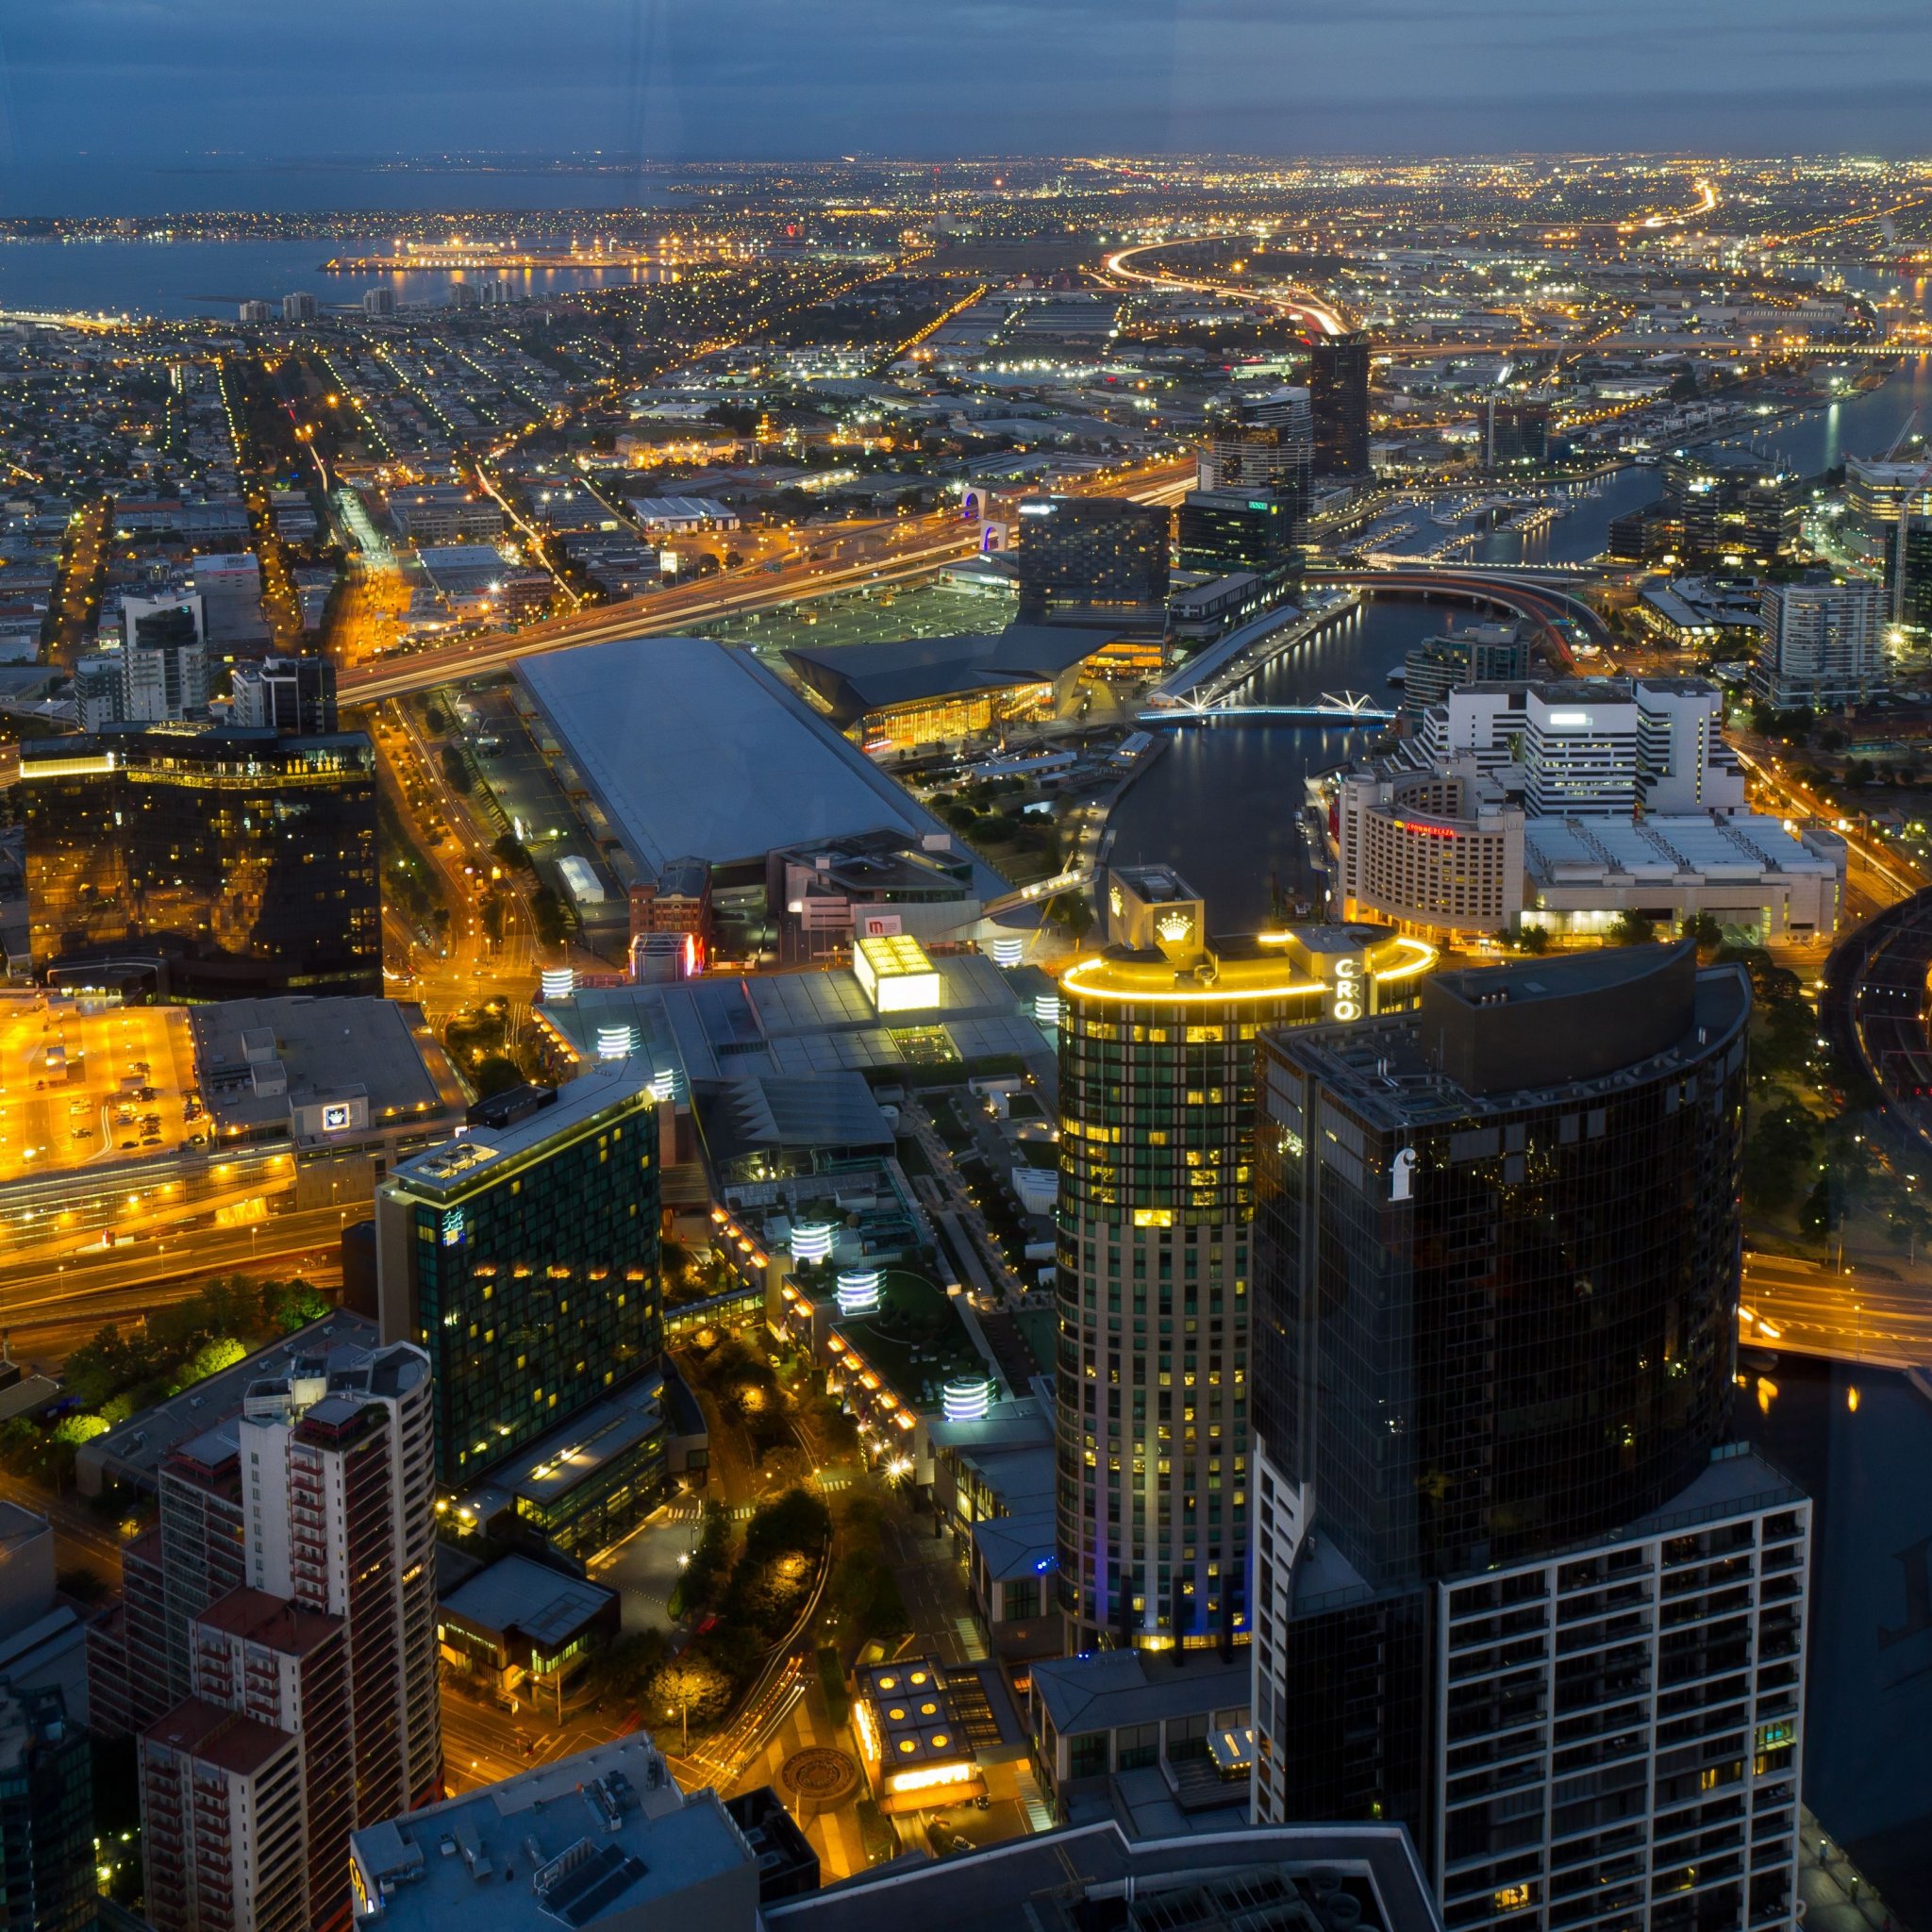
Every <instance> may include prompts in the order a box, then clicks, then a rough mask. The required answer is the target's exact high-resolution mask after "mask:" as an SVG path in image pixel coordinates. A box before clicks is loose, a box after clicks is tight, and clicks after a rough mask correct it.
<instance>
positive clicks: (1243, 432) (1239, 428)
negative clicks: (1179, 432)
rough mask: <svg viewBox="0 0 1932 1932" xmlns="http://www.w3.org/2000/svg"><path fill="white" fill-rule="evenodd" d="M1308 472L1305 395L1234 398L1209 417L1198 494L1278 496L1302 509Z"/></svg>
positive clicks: (1311, 457)
mask: <svg viewBox="0 0 1932 1932" xmlns="http://www.w3.org/2000/svg"><path fill="white" fill-rule="evenodd" d="M1314 466H1315V417H1314V408H1313V405H1312V403H1311V402H1310V400H1309V395H1308V391H1307V390H1305V389H1278V390H1271V391H1268V392H1267V393H1265V394H1262V395H1236V396H1234V397H1232V398H1230V399H1229V400H1228V401H1227V402H1226V403H1225V404H1224V405H1223V406H1222V407H1220V408H1218V409H1216V410H1215V411H1214V413H1213V414H1211V415H1210V416H1209V418H1208V428H1207V433H1206V435H1205V436H1204V438H1203V439H1202V442H1201V448H1200V454H1199V464H1198V469H1197V473H1196V474H1197V475H1198V478H1199V481H1200V485H1201V488H1202V489H1203V490H1233V491H1246V492H1248V493H1249V494H1250V495H1256V494H1259V493H1260V492H1262V491H1282V492H1284V493H1287V494H1291V495H1293V496H1295V497H1297V498H1298V499H1299V500H1300V501H1302V502H1304V503H1306V502H1307V495H1308V479H1309V477H1310V476H1311V475H1313V474H1314Z"/></svg>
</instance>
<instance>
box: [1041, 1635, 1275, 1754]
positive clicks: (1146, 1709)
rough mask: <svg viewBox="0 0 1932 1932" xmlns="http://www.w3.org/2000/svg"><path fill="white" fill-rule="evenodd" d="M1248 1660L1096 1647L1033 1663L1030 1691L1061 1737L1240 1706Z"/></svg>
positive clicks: (1239, 1655) (1244, 1655)
mask: <svg viewBox="0 0 1932 1932" xmlns="http://www.w3.org/2000/svg"><path fill="white" fill-rule="evenodd" d="M1252 1666H1253V1659H1252V1658H1251V1657H1249V1655H1248V1652H1247V1649H1246V1647H1245V1646H1243V1647H1242V1648H1241V1649H1239V1650H1237V1651H1235V1652H1234V1653H1233V1655H1232V1657H1229V1658H1226V1659H1224V1658H1223V1657H1222V1656H1221V1654H1220V1652H1219V1651H1214V1650H1184V1651H1181V1652H1179V1653H1175V1652H1174V1651H1172V1650H1163V1651H1154V1650H1141V1649H1132V1650H1096V1651H1090V1652H1088V1653H1087V1654H1086V1655H1084V1656H1081V1657H1050V1658H1045V1659H1042V1660H1041V1661H1040V1662H1037V1663H1035V1664H1034V1665H1033V1694H1034V1696H1035V1697H1036V1698H1038V1699H1039V1700H1040V1702H1041V1704H1042V1705H1043V1706H1044V1707H1045V1710H1046V1714H1047V1715H1048V1716H1049V1717H1050V1718H1051V1719H1052V1720H1053V1727H1054V1729H1055V1730H1056V1731H1058V1733H1059V1734H1060V1736H1061V1737H1063V1738H1064V1737H1078V1736H1081V1735H1082V1734H1084V1733H1086V1732H1089V1731H1110V1730H1117V1729H1119V1728H1120V1726H1121V1725H1123V1724H1159V1723H1163V1722H1164V1721H1165V1720H1167V1719H1168V1718H1174V1717H1192V1716H1195V1715H1197V1714H1201V1713H1209V1714H1211V1713H1212V1712H1214V1711H1217V1710H1245V1709H1246V1708H1247V1705H1248V1696H1249V1688H1250V1680H1251V1676H1252Z"/></svg>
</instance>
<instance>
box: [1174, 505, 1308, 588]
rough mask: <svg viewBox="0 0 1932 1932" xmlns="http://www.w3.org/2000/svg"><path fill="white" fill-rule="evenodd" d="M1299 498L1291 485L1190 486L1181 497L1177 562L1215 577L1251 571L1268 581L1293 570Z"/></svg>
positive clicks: (1297, 558)
mask: <svg viewBox="0 0 1932 1932" xmlns="http://www.w3.org/2000/svg"><path fill="white" fill-rule="evenodd" d="M1303 501H1304V499H1303V498H1302V497H1301V496H1299V495H1298V494H1297V493H1296V492H1295V491H1294V490H1293V489H1289V490H1287V491H1272V490H1262V491H1241V490H1193V491H1189V492H1188V494H1187V495H1186V496H1184V497H1183V498H1182V499H1181V508H1180V518H1179V535H1178V543H1177V549H1178V553H1179V562H1180V567H1181V568H1182V569H1183V570H1199V571H1208V572H1211V573H1212V574H1213V575H1216V576H1222V575H1227V574H1229V573H1231V572H1234V571H1253V572H1254V573H1255V574H1256V575H1257V576H1260V577H1264V578H1266V579H1267V581H1268V582H1270V583H1271V584H1279V583H1281V582H1283V581H1284V580H1286V579H1287V578H1289V577H1291V576H1293V575H1297V574H1298V572H1299V570H1300V567H1301V558H1302V552H1301V534H1302V505H1303Z"/></svg>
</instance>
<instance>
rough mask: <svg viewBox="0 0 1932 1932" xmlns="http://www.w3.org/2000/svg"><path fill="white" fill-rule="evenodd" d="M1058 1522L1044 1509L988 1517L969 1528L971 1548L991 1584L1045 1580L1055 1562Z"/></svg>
mask: <svg viewBox="0 0 1932 1932" xmlns="http://www.w3.org/2000/svg"><path fill="white" fill-rule="evenodd" d="M1058 1540H1059V1528H1058V1516H1057V1513H1056V1512H1055V1510H1054V1509H1053V1508H1052V1507H1046V1508H1043V1509H1028V1510H1026V1511H1024V1513H1020V1514H1016V1515H1012V1516H988V1517H984V1518H982V1519H981V1520H980V1521H979V1522H977V1523H975V1524H974V1525H973V1547H974V1549H975V1550H976V1551H977V1552H978V1553H979V1560H980V1561H981V1562H982V1563H983V1564H985V1566H986V1574H988V1575H989V1576H991V1578H992V1580H993V1581H994V1582H995V1583H1010V1582H1013V1581H1015V1580H1018V1579H1024V1578H1025V1577H1028V1576H1045V1575H1047V1574H1050V1573H1051V1572H1052V1571H1053V1570H1054V1568H1055V1567H1056V1565H1057V1564H1058V1548H1059V1541H1058Z"/></svg>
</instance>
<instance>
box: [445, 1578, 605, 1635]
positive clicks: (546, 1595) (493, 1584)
mask: <svg viewBox="0 0 1932 1932" xmlns="http://www.w3.org/2000/svg"><path fill="white" fill-rule="evenodd" d="M616 1600H617V1599H616V1593H615V1592H614V1591H608V1590H606V1589H605V1588H604V1587H603V1586H602V1585H601V1584H597V1583H590V1582H587V1581H586V1580H585V1579H584V1578H583V1577H581V1576H571V1575H568V1574H565V1573H564V1572H562V1571H560V1570H553V1569H551V1568H550V1566H549V1565H548V1564H547V1563H539V1562H537V1561H536V1560H535V1559H534V1558H533V1557H519V1556H508V1557H501V1558H499V1559H498V1560H497V1561H496V1562H494V1563H491V1565H490V1566H489V1568H488V1569H486V1570H479V1571H478V1572H477V1573H476V1574H475V1575H474V1576H472V1577H471V1578H470V1579H469V1580H468V1581H467V1582H466V1583H463V1584H461V1585H459V1586H458V1588H457V1589H456V1590H455V1591H452V1592H450V1594H448V1595H447V1596H444V1597H443V1598H441V1602H440V1603H439V1605H438V1610H439V1613H440V1614H441V1615H443V1616H446V1617H455V1618H458V1619H460V1620H461V1621H462V1622H463V1623H465V1624H469V1625H470V1626H471V1627H472V1628H474V1629H479V1630H488V1631H490V1632H491V1633H493V1634H494V1635H497V1636H504V1635H507V1634H508V1633H509V1632H510V1631H512V1630H514V1631H519V1632H521V1633H522V1634H523V1635H524V1636H525V1637H526V1638H528V1639H529V1641H531V1642H532V1643H534V1644H536V1645H537V1646H538V1647H539V1648H540V1649H554V1648H555V1647H556V1646H558V1644H561V1643H564V1642H567V1641H569V1640H570V1638H572V1637H573V1636H574V1635H575V1633H576V1632H577V1631H578V1630H580V1629H581V1628H582V1627H583V1626H584V1624H587V1623H589V1622H590V1620H591V1618H592V1617H594V1616H596V1615H597V1614H598V1612H599V1611H600V1610H602V1609H603V1608H604V1607H606V1606H607V1605H608V1604H611V1603H614V1602H615V1601H616Z"/></svg>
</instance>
